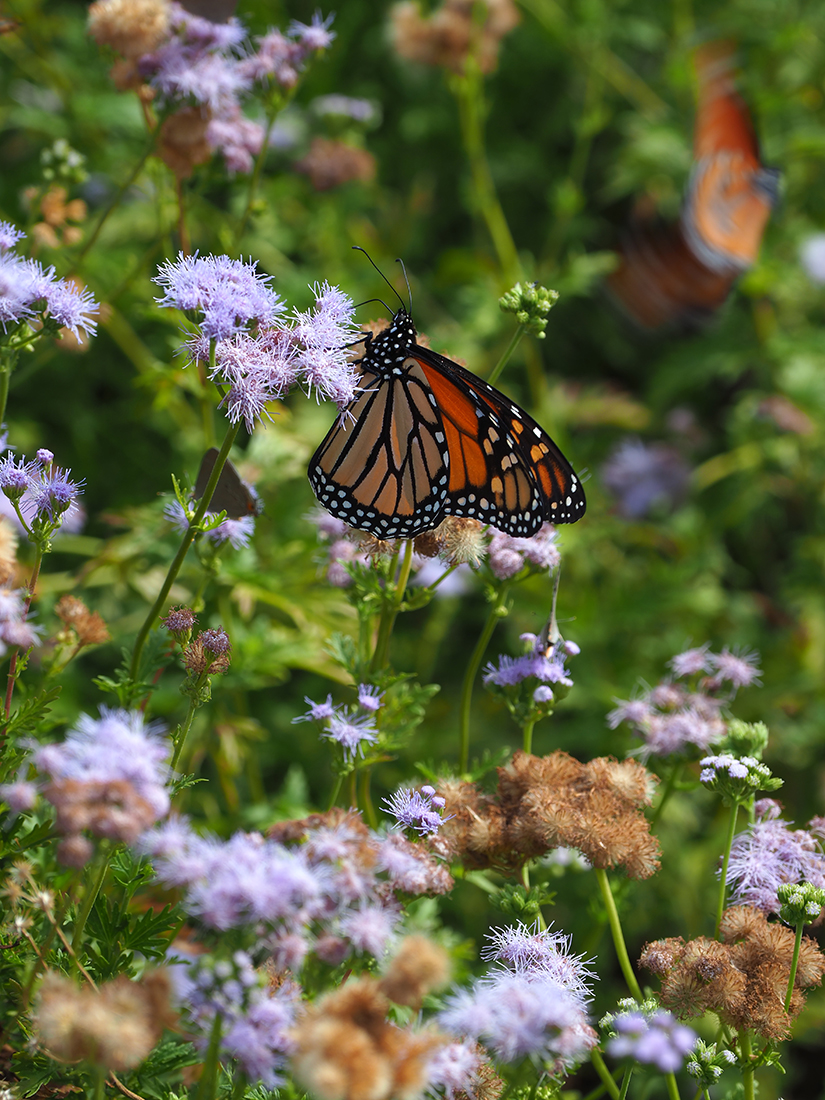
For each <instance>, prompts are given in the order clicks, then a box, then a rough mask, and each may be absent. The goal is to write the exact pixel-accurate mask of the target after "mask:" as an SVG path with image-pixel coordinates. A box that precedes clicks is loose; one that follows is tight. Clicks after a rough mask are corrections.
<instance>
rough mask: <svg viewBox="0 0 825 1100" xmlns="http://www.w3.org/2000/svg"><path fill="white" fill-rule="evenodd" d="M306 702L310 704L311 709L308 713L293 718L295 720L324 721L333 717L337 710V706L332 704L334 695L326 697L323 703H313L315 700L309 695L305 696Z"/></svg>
mask: <svg viewBox="0 0 825 1100" xmlns="http://www.w3.org/2000/svg"><path fill="white" fill-rule="evenodd" d="M304 702H305V703H307V704H308V705H309V711H308V712H307V713H306V714H302V715H301V716H300V717H299V718H293V719H292V721H293V722H323V721H325V719H327V718H332V716H333V714H335V712H336V708H335V707H334V706H333V705H332V695H328V696H327V697H326V701H325V702H323V703H313V701H312V700H311V699H310V698H309V697H308V696H307V695H305V696H304Z"/></svg>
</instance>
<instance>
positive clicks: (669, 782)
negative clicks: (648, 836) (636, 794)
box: [650, 761, 682, 832]
mask: <svg viewBox="0 0 825 1100" xmlns="http://www.w3.org/2000/svg"><path fill="white" fill-rule="evenodd" d="M681 773H682V763H681V761H680V762H679V763H678V764H674V765H673V767H672V768H671V769H670V774H669V775H668V777H667V779H666V780H665V785H664V787H662V795H661V798H660V799H659V805H658V806H657V807H656V809H655V810H654V811H653V814H652V815H651V818H650V831H651V832H653V829H654V828H655V827H656V825H657V823H658V821H659V818H660V817H661V816H662V811H663V810H664V808H665V806H666V805H667V803H668V801H669V799H670V796H671V795H672V794H673V792H674V790H675V789H676V780H677V779H678V778H679V776H680V775H681Z"/></svg>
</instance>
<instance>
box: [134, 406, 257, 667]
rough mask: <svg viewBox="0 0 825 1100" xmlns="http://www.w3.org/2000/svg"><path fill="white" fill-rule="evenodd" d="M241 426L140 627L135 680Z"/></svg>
mask: <svg viewBox="0 0 825 1100" xmlns="http://www.w3.org/2000/svg"><path fill="white" fill-rule="evenodd" d="M240 427H241V422H240V421H238V423H237V424H232V425H231V426H230V428H229V431H228V432H227V433H226V436H225V438H224V441H223V444H222V445H221V449H220V451H219V452H218V457H217V458H216V459H215V465H214V466H213V467H212V473H211V474H210V475H209V481H208V482H207V483H206V488H205V489H204V491H203V496H202V497H201V499H200V500H199V501H198V506H197V508H196V509H195V514H194V516H193V517H192V521H191V523H190V524H189V526H188V527H187V529H186V530H185V531H184V533H183V538H182V540H181V544H180V546H179V548H178V552H177V554H175V557H174V559H173V561H172V564H171V565H170V566H169V571H168V572H167V574H166V580H165V581H164V582H163V585H162V586H161V590H160V592H159V593H158V595H157V599H156V600H155V602H154V603H153V604H152V606H151V608H150V609H149V614H148V615H147V616H146V619H145V621H144V623H143V626H142V627H141V628H140V630H139V631H138V635H137V638H136V639H135V649H134V652H133V653H132V663H131V665H130V669H129V671H130V674H131V676H132V679H133V680H137V676H138V669H139V668H140V657H141V653H142V652H143V647H144V645H145V644H146V639H147V638H148V637H149V631H150V630H151V629H152V627H153V626H154V624H155V620H156V619H157V617H158V615H159V614H160V612H161V609H162V608H163V605H164V603H165V602H166V598H167V596H168V595H169V590H170V589H171V587H172V585H173V584H174V583H175V580H176V578H177V575H178V573H179V572H180V570H181V566H182V565H183V560H184V558H185V557H186V552H187V550H188V549H189V547H190V546H191V545H192V542H193V540H194V538H195V535H196V534H197V530H198V527H199V526H200V523H201V520H202V519H203V517H204V515H205V514H206V510H207V508H208V507H209V504H210V503H211V500H212V494H213V493H214V492H215V486H216V485H217V484H218V479H219V477H220V476H221V471H222V470H223V468H224V466H225V464H226V459H227V457H228V455H229V451H230V450H231V448H232V444H233V443H234V442H235V437H236V436H237V434H238V432H239V431H240Z"/></svg>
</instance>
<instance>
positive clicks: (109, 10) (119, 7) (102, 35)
mask: <svg viewBox="0 0 825 1100" xmlns="http://www.w3.org/2000/svg"><path fill="white" fill-rule="evenodd" d="M89 34H90V35H91V36H92V38H94V40H95V42H97V44H98V45H99V46H111V48H112V49H113V50H116V51H117V52H118V53H119V54H122V55H123V57H126V58H129V59H131V60H136V59H137V58H138V57H141V56H142V55H143V54H145V53H151V52H152V50H155V49H157V47H158V46H159V45H160V44H161V42H163V40H164V39H165V38H166V37H167V35H168V34H169V4H168V3H167V0H95V3H94V4H92V5H91V6H90V8H89Z"/></svg>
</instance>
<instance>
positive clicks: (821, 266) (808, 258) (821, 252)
mask: <svg viewBox="0 0 825 1100" xmlns="http://www.w3.org/2000/svg"><path fill="white" fill-rule="evenodd" d="M799 262H800V263H801V265H802V269H803V270H804V272H805V274H806V275H807V276H808V278H809V279H810V280H811V282H812V283H817V284H818V285H822V284H823V283H825V233H814V234H813V235H812V236H810V237H807V238H806V239H805V240H804V241H803V242H802V244H801V246H800V249H799Z"/></svg>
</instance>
